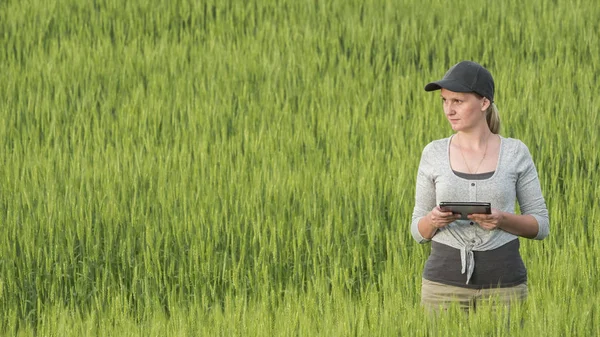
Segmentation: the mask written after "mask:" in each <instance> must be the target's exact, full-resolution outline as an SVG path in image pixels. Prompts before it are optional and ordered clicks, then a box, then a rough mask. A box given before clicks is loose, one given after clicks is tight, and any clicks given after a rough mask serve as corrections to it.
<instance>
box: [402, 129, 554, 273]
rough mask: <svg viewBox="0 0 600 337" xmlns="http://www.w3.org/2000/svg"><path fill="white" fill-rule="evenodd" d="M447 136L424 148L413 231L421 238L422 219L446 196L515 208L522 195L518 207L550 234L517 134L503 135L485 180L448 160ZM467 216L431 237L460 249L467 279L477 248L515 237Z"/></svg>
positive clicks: (526, 153)
mask: <svg viewBox="0 0 600 337" xmlns="http://www.w3.org/2000/svg"><path fill="white" fill-rule="evenodd" d="M450 140H451V137H449V138H444V139H440V140H436V141H433V142H431V143H429V144H428V145H427V146H425V148H424V149H423V153H422V155H421V162H420V164H419V170H418V173H417V185H416V193H415V207H414V210H413V215H412V223H411V234H412V236H413V238H414V239H415V240H416V241H417V242H419V243H425V242H428V241H429V240H426V239H425V238H423V237H422V236H421V234H420V232H419V229H418V223H419V220H420V219H421V218H422V217H424V216H425V215H427V213H429V212H430V211H431V210H432V209H433V208H434V207H435V206H436V205H437V204H439V203H440V202H442V201H485V202H490V203H491V204H492V207H493V208H496V209H499V210H501V211H504V212H509V213H515V204H516V202H517V201H518V203H519V208H520V213H521V214H530V215H532V216H533V217H534V218H535V219H536V220H537V222H538V234H537V236H536V237H535V239H538V240H541V239H543V238H545V237H546V236H548V233H549V219H548V210H547V208H546V202H545V200H544V197H543V195H542V190H541V187H540V182H539V179H538V175H537V170H536V168H535V165H534V163H533V160H532V158H531V154H530V153H529V149H528V148H527V146H526V145H525V144H523V142H521V141H520V140H518V139H513V138H504V137H500V153H499V158H498V165H497V167H496V170H495V171H494V174H493V175H492V176H491V177H489V178H487V179H481V180H470V179H465V178H462V177H459V176H458V175H456V174H455V173H454V172H453V171H452V168H451V166H450V159H449V149H450ZM470 222H471V221H469V220H456V221H454V222H452V223H450V224H449V225H447V226H446V227H444V228H441V229H439V230H438V231H437V232H436V233H435V235H434V236H433V238H432V240H433V241H435V242H438V243H442V244H444V245H447V246H450V247H453V248H455V249H458V250H460V257H461V273H462V274H466V276H465V279H466V283H467V284H468V283H469V280H470V278H471V275H472V274H473V270H474V268H475V259H474V256H473V251H487V250H493V249H496V248H499V247H501V246H502V245H504V244H506V243H508V242H510V241H512V240H515V239H517V236H516V235H514V234H511V233H509V232H506V231H504V230H502V229H496V230H492V231H488V230H486V229H484V228H482V227H480V226H477V225H475V226H473V225H470Z"/></svg>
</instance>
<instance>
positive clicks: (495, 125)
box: [485, 102, 500, 134]
mask: <svg viewBox="0 0 600 337" xmlns="http://www.w3.org/2000/svg"><path fill="white" fill-rule="evenodd" d="M485 120H486V121H487V124H488V127H489V128H490V131H492V133H493V134H498V133H499V132H500V114H499V113H498V107H496V104H495V103H493V102H490V106H489V107H488V108H487V110H486V111H485Z"/></svg>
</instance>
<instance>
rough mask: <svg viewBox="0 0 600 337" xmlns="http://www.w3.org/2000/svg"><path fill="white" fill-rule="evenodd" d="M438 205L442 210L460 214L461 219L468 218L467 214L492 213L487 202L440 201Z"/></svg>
mask: <svg viewBox="0 0 600 337" xmlns="http://www.w3.org/2000/svg"><path fill="white" fill-rule="evenodd" d="M439 206H440V209H441V210H442V211H444V212H452V213H454V214H460V215H461V219H462V220H468V219H469V218H467V215H469V214H492V206H491V203H489V202H479V201H475V202H468V201H467V202H464V201H442V202H440V204H439Z"/></svg>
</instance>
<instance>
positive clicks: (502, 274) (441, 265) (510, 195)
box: [411, 61, 549, 310]
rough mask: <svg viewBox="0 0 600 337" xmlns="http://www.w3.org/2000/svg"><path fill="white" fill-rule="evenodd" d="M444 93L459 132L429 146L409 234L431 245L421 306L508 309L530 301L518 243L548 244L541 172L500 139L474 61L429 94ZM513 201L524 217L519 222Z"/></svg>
mask: <svg viewBox="0 0 600 337" xmlns="http://www.w3.org/2000/svg"><path fill="white" fill-rule="evenodd" d="M425 90H426V91H434V90H440V94H441V98H442V105H443V109H444V114H445V115H446V118H447V119H448V121H449V122H450V126H451V127H452V130H453V131H454V132H455V133H454V134H453V135H452V136H451V137H449V138H445V139H440V140H436V141H433V142H431V143H429V144H428V145H427V146H426V147H425V148H424V149H423V153H422V157H421V162H420V164H419V170H418V174H417V186H416V197H415V207H414V211H413V216H412V224H411V233H412V235H413V237H414V239H415V240H417V241H418V242H419V243H425V242H429V241H431V254H430V256H429V258H428V260H427V263H426V264H425V268H424V271H423V280H422V282H423V283H422V295H421V302H422V304H423V305H424V306H425V308H426V309H428V310H436V309H439V308H447V307H448V306H449V305H450V304H452V303H453V302H458V304H459V305H460V307H461V308H463V309H473V308H475V306H476V305H477V302H478V301H480V300H484V299H487V298H489V297H491V296H493V297H496V298H498V299H500V300H501V301H503V302H506V303H508V302H510V301H511V300H513V299H520V300H524V299H525V298H526V297H527V270H526V268H525V265H524V264H523V260H522V259H521V255H520V253H519V240H518V238H519V237H525V238H530V239H537V240H541V239H543V238H545V237H546V236H548V233H549V219H548V210H547V209H546V202H545V200H544V197H543V195H542V191H541V188H540V183H539V179H538V175H537V170H536V168H535V165H534V163H533V160H532V158H531V155H530V153H529V150H528V148H527V146H526V145H525V144H523V143H522V142H521V141H519V140H517V139H512V138H504V137H502V136H500V135H499V134H498V132H499V129H500V119H499V117H498V110H497V108H496V106H495V104H494V80H493V78H492V75H491V74H490V72H489V71H488V70H487V69H485V68H484V67H482V66H481V65H479V64H477V63H475V62H472V61H463V62H460V63H458V64H456V65H454V66H453V67H452V68H450V70H448V72H447V73H446V74H445V75H444V77H443V79H441V80H439V81H436V82H431V83H429V84H427V85H426V86H425ZM515 200H517V201H518V202H519V208H520V214H515ZM443 201H482V202H490V203H491V206H492V210H491V214H470V215H469V216H468V220H462V219H460V215H459V214H453V213H452V212H446V211H443V210H442V209H441V208H440V207H439V203H440V202H443Z"/></svg>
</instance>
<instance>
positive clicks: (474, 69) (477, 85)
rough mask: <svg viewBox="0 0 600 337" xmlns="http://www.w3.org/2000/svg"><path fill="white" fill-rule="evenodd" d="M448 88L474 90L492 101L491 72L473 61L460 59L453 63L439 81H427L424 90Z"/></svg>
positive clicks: (492, 82) (452, 89)
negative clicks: (460, 60)
mask: <svg viewBox="0 0 600 337" xmlns="http://www.w3.org/2000/svg"><path fill="white" fill-rule="evenodd" d="M442 88H444V89H448V90H450V91H454V92H474V93H477V94H479V95H480V96H483V97H486V98H487V99H489V100H490V101H492V102H493V101H494V79H493V78H492V74H490V72H489V71H488V70H487V69H485V68H484V67H483V66H481V65H480V64H479V63H476V62H473V61H462V62H459V63H457V64H455V65H453V66H452V67H451V68H450V69H449V70H448V72H446V74H445V75H444V78H442V79H441V80H439V81H435V82H431V83H428V84H427V85H426V86H425V91H434V90H440V89H442Z"/></svg>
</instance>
